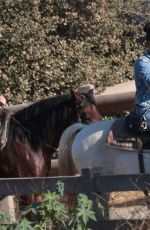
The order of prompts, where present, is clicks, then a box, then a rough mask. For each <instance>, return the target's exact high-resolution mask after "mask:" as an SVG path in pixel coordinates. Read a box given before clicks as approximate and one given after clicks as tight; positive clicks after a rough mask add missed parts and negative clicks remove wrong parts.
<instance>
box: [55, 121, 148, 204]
mask: <svg viewBox="0 0 150 230" xmlns="http://www.w3.org/2000/svg"><path fill="white" fill-rule="evenodd" d="M120 119H124V118H118V119H110V120H101V121H98V122H96V123H94V124H90V125H84V124H79V123H76V124H73V125H71V126H69V127H67V129H66V130H65V131H64V132H63V134H62V136H61V138H60V142H59V147H58V149H59V151H58V172H59V175H61V176H73V175H76V174H81V171H82V169H85V168H89V169H93V168H94V169H96V172H97V173H99V174H100V175H121V174H122V175H125V174H139V173H150V149H147V150H142V154H139V151H138V149H136V148H133V149H128V145H127V146H126V148H125V149H122V147H121V146H120V147H118V146H117V145H116V146H114V145H109V144H108V140H109V138H110V139H111V138H112V133H111V129H112V127H113V126H114V127H115V125H114V124H115V123H117V122H118V121H120ZM118 129H120V127H118V126H116V132H119V130H118ZM110 133H111V137H109V134H110ZM133 135H134V134H133ZM121 144H122V143H121ZM141 156H142V158H143V159H142V160H143V168H144V171H143V170H142V167H141V166H140V160H139V157H141ZM141 171H142V172H141ZM145 195H146V196H147V193H145ZM68 199H69V198H68ZM68 203H69V201H68ZM72 203H73V202H72ZM72 205H73V206H75V204H74V203H73V204H72Z"/></svg>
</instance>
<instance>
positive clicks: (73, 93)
mask: <svg viewBox="0 0 150 230" xmlns="http://www.w3.org/2000/svg"><path fill="white" fill-rule="evenodd" d="M70 93H71V96H72V97H73V99H74V100H75V101H78V102H82V101H83V100H84V99H85V97H84V96H83V95H81V94H80V92H79V91H77V92H76V91H74V90H70Z"/></svg>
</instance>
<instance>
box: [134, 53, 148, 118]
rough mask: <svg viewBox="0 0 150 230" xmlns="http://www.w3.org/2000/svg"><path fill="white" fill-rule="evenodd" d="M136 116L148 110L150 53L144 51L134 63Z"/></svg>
mask: <svg viewBox="0 0 150 230" xmlns="http://www.w3.org/2000/svg"><path fill="white" fill-rule="evenodd" d="M134 77H135V86H136V95H135V104H136V110H135V112H136V114H138V115H142V114H144V112H145V111H146V110H147V109H148V108H150V52H148V51H147V50H145V51H144V52H143V54H142V55H141V56H140V57H139V58H138V59H137V60H136V61H135V64H134Z"/></svg>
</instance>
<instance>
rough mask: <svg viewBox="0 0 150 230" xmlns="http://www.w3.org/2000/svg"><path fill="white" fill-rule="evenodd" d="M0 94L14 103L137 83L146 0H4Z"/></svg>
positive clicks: (0, 3)
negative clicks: (88, 88)
mask: <svg viewBox="0 0 150 230" xmlns="http://www.w3.org/2000/svg"><path fill="white" fill-rule="evenodd" d="M0 9H1V11H0V79H1V81H0V92H1V93H3V94H4V95H5V96H6V98H7V99H8V101H9V102H10V103H12V104H17V103H23V102H26V101H32V100H35V99H37V98H42V97H46V96H48V95H53V94H57V93H63V92H64V91H66V90H68V89H70V88H72V87H74V88H76V87H78V85H79V84H83V83H87V82H88V83H92V84H94V85H96V87H98V88H99V92H101V91H102V90H103V89H104V87H106V86H107V85H113V84H115V83H119V82H122V81H127V80H130V79H133V62H134V60H135V59H136V57H137V56H138V55H139V54H140V53H141V51H142V36H143V34H142V26H143V24H144V23H145V21H146V20H148V17H149V14H148V13H149V9H150V5H149V1H146V0H128V1H127V0H113V1H112V0H101V1H100V0H76V1H74V0H15V1H14V0H1V1H0Z"/></svg>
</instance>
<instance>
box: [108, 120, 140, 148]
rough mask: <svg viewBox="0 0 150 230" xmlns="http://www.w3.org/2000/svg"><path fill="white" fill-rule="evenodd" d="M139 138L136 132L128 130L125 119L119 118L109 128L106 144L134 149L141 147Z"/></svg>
mask: <svg viewBox="0 0 150 230" xmlns="http://www.w3.org/2000/svg"><path fill="white" fill-rule="evenodd" d="M139 140H140V139H139V138H138V136H137V135H136V134H133V133H129V132H127V131H126V129H125V119H124V118H118V119H116V120H115V121H114V123H113V124H112V126H111V128H110V130H109V133H108V136H107V140H106V146H108V147H114V148H119V149H124V150H130V151H134V150H135V149H136V150H138V149H139Z"/></svg>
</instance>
